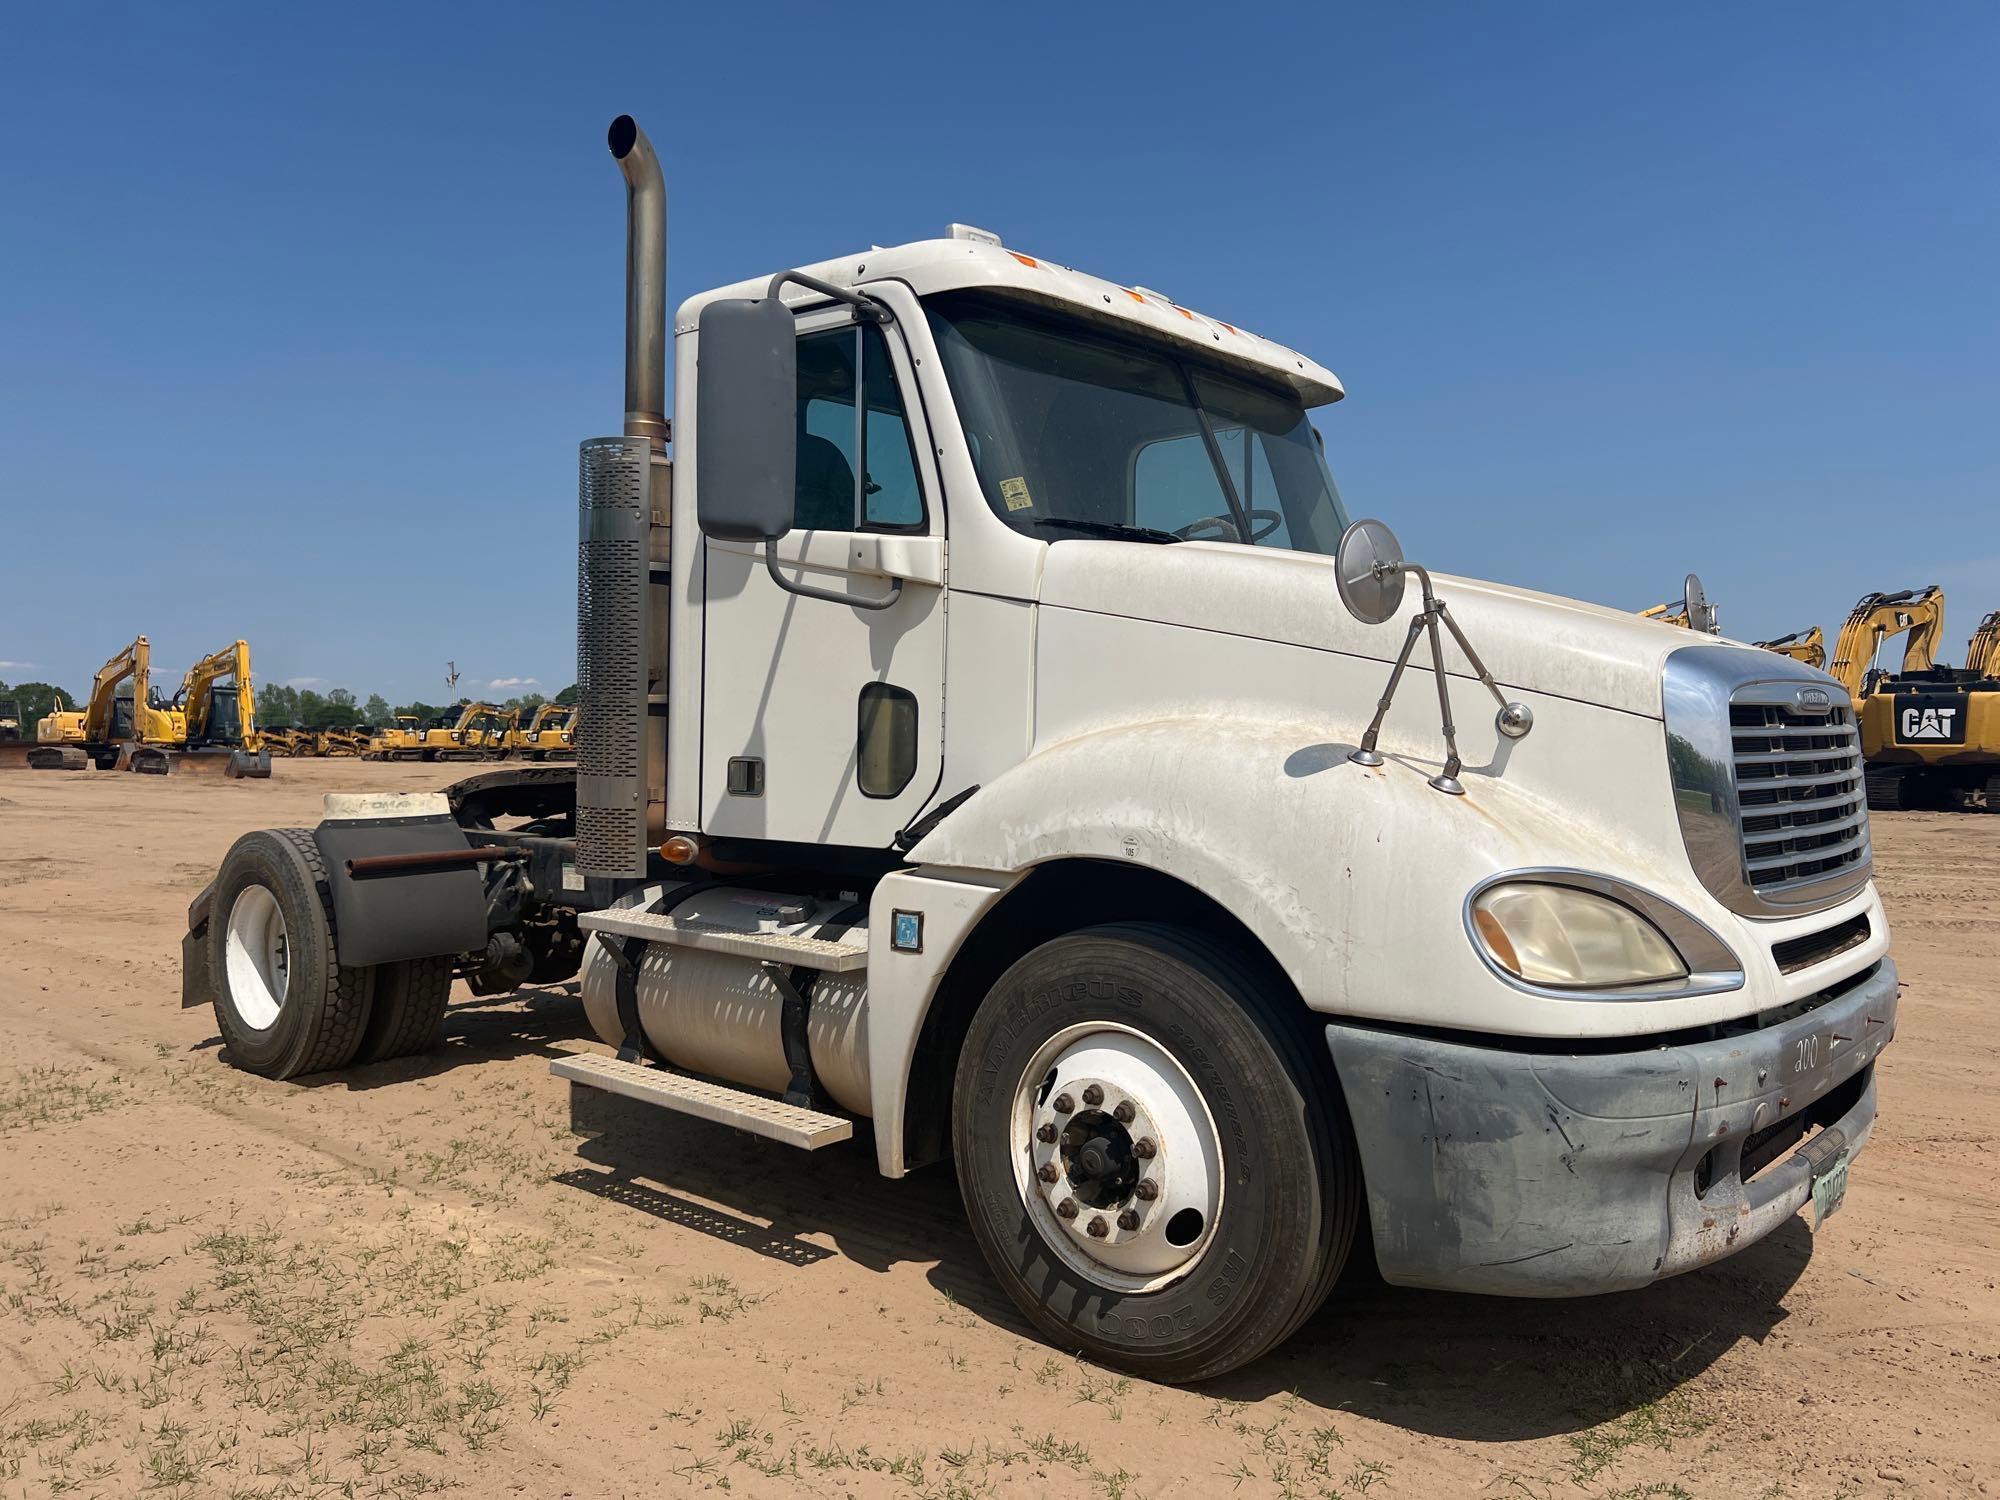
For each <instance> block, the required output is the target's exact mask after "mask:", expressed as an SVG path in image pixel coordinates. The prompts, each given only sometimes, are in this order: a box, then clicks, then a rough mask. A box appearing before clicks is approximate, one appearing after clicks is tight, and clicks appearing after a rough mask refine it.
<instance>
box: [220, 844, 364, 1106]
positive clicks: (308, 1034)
mask: <svg viewBox="0 0 2000 1500" xmlns="http://www.w3.org/2000/svg"><path fill="white" fill-rule="evenodd" d="M208 925H209V944H210V947H209V972H210V973H211V974H213V975H214V976H215V981H216V983H215V1021H216V1025H217V1026H218V1027H220V1028H221V1031H222V1041H223V1045H224V1046H225V1047H226V1048H227V1049H228V1054H229V1061H230V1062H231V1063H233V1064H234V1065H235V1066H237V1067H239V1068H242V1069H244V1070H245V1071H246V1072H251V1073H259V1074H262V1075H263V1076H264V1077H266V1078H296V1077H299V1076H300V1075H301V1074H305V1073H320V1072H324V1071H326V1070H328V1069H330V1068H343V1067H346V1066H347V1064H348V1062H349V1061H350V1060H352V1058H353V1057H354V1053H355V1049H356V1048H357V1047H359V1046H360V1044H361V1038H362V1034H363V1033H364V1031H365V1030H366V1029H367V1025H368V1015H369V1010H370V1007H371V1002H372V1000H373V998H374V988H375V984H374V981H375V971H374V970H373V969H367V968H363V969H357V968H352V967H345V968H343V967H342V966H341V964H340V962H339V960H338V959H337V957H336V956H335V941H334V927H333V893H332V889H331V887H330V886H329V885H328V883H327V877H326V866H325V865H324V864H323V863H322V862H321V860H320V854H319V846H318V845H317V844H315V843H314V842H313V837H312V833H311V831H310V830H308V829H304V828H266V829H262V830H260V831H258V832H256V833H246V834H245V835H244V836H243V837H242V838H240V839H238V840H237V841H236V843H235V845H234V846H233V847H232V848H231V849H230V851H229V853H228V854H227V855H226V856H225V857H224V858H223V861H222V870H221V873H219V874H218V875H217V876H216V880H215V896H214V899H213V902H212V905H211V907H210V917H209V924H208Z"/></svg>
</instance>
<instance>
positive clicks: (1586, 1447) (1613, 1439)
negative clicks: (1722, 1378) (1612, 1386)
mask: <svg viewBox="0 0 2000 1500" xmlns="http://www.w3.org/2000/svg"><path fill="white" fill-rule="evenodd" d="M1708 1425H1709V1423H1708V1419H1707V1418H1706V1417H1704V1416H1702V1415H1701V1414H1700V1413H1699V1412H1697V1411H1696V1410H1695V1409H1694V1406H1693V1403H1691V1402H1690V1401H1689V1400H1688V1399H1687V1397H1686V1396H1684V1395H1682V1394H1680V1393H1679V1392H1675V1393H1673V1394H1671V1395H1667V1396H1663V1397H1661V1398H1660V1399H1659V1400H1658V1401H1648V1402H1646V1403H1645V1404H1644V1405H1642V1406H1638V1407H1635V1408H1633V1409H1632V1410H1631V1411H1630V1412H1627V1413H1626V1414H1625V1415H1624V1416H1623V1417H1620V1418H1619V1419H1618V1420H1617V1421H1615V1422H1606V1423H1604V1424H1602V1425H1601V1426H1597V1427H1593V1428H1591V1429H1590V1430H1589V1431H1587V1432H1578V1433H1572V1434H1571V1435H1570V1437H1569V1440H1568V1441H1569V1446H1570V1458H1569V1464H1568V1468H1569V1474H1570V1478H1571V1480H1572V1481H1573V1482H1575V1483H1576V1484H1579V1485H1584V1484H1589V1483H1591V1482H1592V1481H1593V1480H1595V1479H1596V1478H1597V1477H1598V1475H1600V1474H1602V1473H1603V1472H1604V1471H1605V1470H1606V1469H1608V1468H1610V1467H1611V1466H1612V1465H1613V1464H1614V1463H1616V1462H1617V1461H1618V1458H1619V1455H1620V1454H1622V1453H1624V1452H1625V1450H1626V1449H1628V1448H1632V1447H1636V1446H1638V1445H1640V1444H1644V1445H1645V1446H1647V1447H1650V1448H1657V1449H1659V1450H1660V1452H1662V1453H1669V1452H1672V1451H1673V1446H1674V1444H1675V1443H1676V1442H1678V1441H1680V1440H1681V1439H1682V1438H1689V1437H1693V1436H1694V1435H1695V1434H1697V1433H1699V1432H1701V1431H1702V1430H1703V1429H1704V1428H1706V1427H1707V1426H1708Z"/></svg>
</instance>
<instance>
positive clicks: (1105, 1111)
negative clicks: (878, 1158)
mask: <svg viewBox="0 0 2000 1500" xmlns="http://www.w3.org/2000/svg"><path fill="white" fill-rule="evenodd" d="M1064 1104H1067V1105H1068V1106H1069V1107H1068V1108H1066V1109H1065V1108H1062V1107H1061V1106H1062V1105H1064ZM1009 1144H1010V1146H1011V1148H1012V1149H1011V1153H1010V1154H1011V1156H1012V1158H1013V1162H1014V1177H1015V1182H1016V1185H1017V1186H1018V1187H1019V1188H1020V1191H1021V1197H1022V1201H1023V1202H1024V1203H1025V1204H1026V1205H1027V1207H1028V1212H1029V1214H1030V1216H1031V1217H1032V1218H1033V1219H1034V1221H1035V1223H1036V1225H1037V1226H1038V1227H1039V1228H1040V1229H1041V1231H1042V1237H1043V1238H1044V1239H1046V1240H1047V1241H1048V1242H1049V1244H1050V1245H1052V1246H1053V1247H1054V1248H1055V1250H1056V1252H1057V1253H1058V1254H1059V1255H1061V1256H1062V1258H1063V1259H1064V1261H1066V1262H1067V1263H1068V1264H1069V1265H1070V1267H1071V1268H1072V1269H1074V1270H1076V1271H1078V1272H1079V1273H1081V1274H1082V1275H1084V1276H1085V1277H1087V1278H1089V1279H1090V1280H1091V1281H1093V1282H1095V1283H1097V1284H1098V1285H1099V1286H1103V1287H1106V1288H1109V1289H1111V1290H1114V1291H1119V1292H1128V1293H1129V1292H1144V1291H1151V1290H1153V1289H1155V1288H1157V1287H1160V1286H1164V1285H1166V1284H1167V1283H1169V1282H1171V1281H1173V1280H1174V1279H1175V1278H1176V1277H1178V1276H1180V1275H1182V1274H1183V1273H1185V1272H1186V1271H1187V1269H1188V1268H1189V1267H1190V1266H1192V1265H1193V1264H1194V1263H1195V1261H1196V1260H1198V1259H1199V1258H1200V1256H1201V1253H1202V1251H1204V1250H1205V1249H1207V1248H1208V1243H1209V1241H1210V1240H1211V1239H1212V1238H1213V1237H1214V1234H1215V1226H1216V1223H1217V1222H1218V1220H1219V1218H1220V1216H1221V1212H1222V1190H1223V1167H1222V1148H1221V1140H1220V1137H1219V1135H1218V1134H1217V1131H1216V1128H1215V1121H1214V1119H1213V1118H1212V1117H1211V1116H1210V1114H1209V1111H1208V1105H1207V1104H1206V1102H1204V1101H1203V1099H1202V1097H1201V1091H1200V1090H1199V1089H1197V1088H1196V1087H1195V1085H1194V1080H1193V1079H1192V1078H1190V1077H1189V1076H1188V1072H1187V1070H1186V1069H1185V1068H1183V1067H1182V1066H1181V1065H1180V1063H1179V1062H1178V1061H1177V1060H1176V1059H1175V1058H1174V1057H1173V1056H1172V1054H1170V1053H1168V1052H1167V1051H1166V1050H1165V1049H1164V1048H1162V1047H1161V1046H1160V1045H1159V1044H1158V1043H1157V1042H1154V1041H1153V1040H1152V1039H1151V1038H1149V1037H1147V1036H1146V1035H1144V1034H1143V1033H1141V1032H1138V1031H1134V1030H1132V1029H1131V1028H1130V1027H1127V1026H1120V1025H1117V1024H1115V1023H1113V1022H1109V1021H1090V1022H1084V1023H1081V1024H1079V1025H1076V1026H1070V1027H1065V1028H1064V1029H1063V1030H1062V1031H1059V1032H1057V1033H1056V1035H1054V1036H1052V1037H1050V1038H1049V1040H1048V1041H1047V1042H1045V1043H1043V1044H1042V1046H1041V1048H1040V1049H1039V1050H1038V1051H1037V1052H1036V1053H1035V1056H1034V1059H1033V1060H1032V1061H1031V1062H1030V1063H1029V1064H1028V1067H1027V1069H1026V1070H1025V1071H1024V1072H1023V1073H1022V1075H1021V1079H1020V1082H1019V1084H1018V1085H1017V1086H1016V1088H1015V1090H1014V1108H1013V1114H1012V1119H1011V1121H1010V1127H1009ZM1051 1179H1053V1180H1051Z"/></svg>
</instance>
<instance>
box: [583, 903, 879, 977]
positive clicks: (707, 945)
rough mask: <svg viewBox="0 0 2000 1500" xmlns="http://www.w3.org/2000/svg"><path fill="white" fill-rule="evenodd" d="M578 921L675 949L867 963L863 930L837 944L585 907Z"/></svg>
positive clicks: (847, 966) (824, 966) (786, 960)
mask: <svg viewBox="0 0 2000 1500" xmlns="http://www.w3.org/2000/svg"><path fill="white" fill-rule="evenodd" d="M576 925H577V926H578V927H580V928H582V929H583V930H584V931H585V932H610V933H616V934H617V935H618V936H620V937H636V938H644V939H645V940H646V941H647V942H649V943H668V944H671V945H673V946H674V947H677V948H701V949H704V950H705V951H707V952H709V953H730V954H734V955H735V956H736V957H738V958H765V959H769V960H771V961H772V962H773V963H781V964H793V965H796V966H798V967H800V968H806V969H819V970H821V971H822V972H824V973H827V974H846V973H849V972H851V971H853V970H855V969H865V968H867V967H868V938H867V934H866V933H865V932H858V933H856V934H854V936H855V938H856V941H853V942H835V941H832V940H830V939H827V938H815V937H792V936H790V935H789V934H786V933H782V932H742V931H739V930H738V929H736V928H734V927H711V926H709V925H708V924H707V923H704V922H677V921H675V920H674V919H673V918H672V917H664V916H660V915H658V914H657V913H654V912H643V911H587V912H584V913H583V914H582V915H581V916H579V917H578V918H577V919H576Z"/></svg>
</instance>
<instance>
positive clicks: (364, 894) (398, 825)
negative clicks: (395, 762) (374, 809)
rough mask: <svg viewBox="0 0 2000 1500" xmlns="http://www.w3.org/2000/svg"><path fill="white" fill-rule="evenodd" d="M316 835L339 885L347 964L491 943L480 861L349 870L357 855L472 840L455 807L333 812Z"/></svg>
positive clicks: (338, 943) (339, 933)
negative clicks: (398, 813)
mask: <svg viewBox="0 0 2000 1500" xmlns="http://www.w3.org/2000/svg"><path fill="white" fill-rule="evenodd" d="M440 800H442V799H440ZM313 842H314V843H315V844H317V845H318V846H319V852H320V857H321V858H322V859H323V860H325V861H326V878H327V883H328V884H329V885H330V886H331V887H332V888H333V919H334V940H335V949H336V952H337V954H338V956H339V958H340V962H341V963H342V964H343V965H352V966H354V967H357V968H360V967H366V966H367V965H369V964H385V963H394V962H396V961H398V960H400V959H405V958H434V957H437V956H439V955H442V954H459V953H468V952H473V951H477V950H479V949H483V948H484V947H485V946H486V885H485V882H484V881H483V880H482V879H481V878H480V876H479V872H478V871H477V870H476V869H474V868H473V867H471V866H463V867H460V868H457V869H449V870H425V871H421V872H417V873H412V874H397V875H387V876H375V877H362V878H356V877H355V876H353V875H351V874H349V873H348V868H347V862H348V861H349V860H353V859H368V858H372V857H374V856H376V855H382V854H438V853H443V852H445V851H447V850H459V849H469V848H471V847H472V841H471V840H470V839H468V838H466V836H465V830H464V829H462V828H460V827H459V826H458V824H457V823H456V822H454V821H453V820H452V818H451V816H450V815H449V814H447V813H438V814H435V815H430V816H419V817H383V818H354V819H340V820H337V821H336V820H332V819H329V820H328V821H326V822H323V823H321V824H320V825H319V826H318V827H317V828H315V829H314V830H313Z"/></svg>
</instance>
